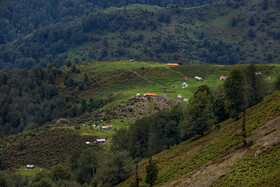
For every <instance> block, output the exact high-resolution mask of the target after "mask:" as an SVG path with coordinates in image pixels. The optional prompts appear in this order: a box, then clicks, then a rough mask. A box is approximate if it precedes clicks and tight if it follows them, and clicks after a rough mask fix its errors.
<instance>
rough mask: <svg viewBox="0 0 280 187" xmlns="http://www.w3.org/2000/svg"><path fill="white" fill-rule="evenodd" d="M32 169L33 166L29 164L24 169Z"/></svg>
mask: <svg viewBox="0 0 280 187" xmlns="http://www.w3.org/2000/svg"><path fill="white" fill-rule="evenodd" d="M34 168H35V166H34V165H30V164H27V165H26V169H34Z"/></svg>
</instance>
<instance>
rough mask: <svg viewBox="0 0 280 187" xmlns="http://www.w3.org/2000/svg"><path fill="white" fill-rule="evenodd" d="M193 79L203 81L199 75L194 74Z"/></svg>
mask: <svg viewBox="0 0 280 187" xmlns="http://www.w3.org/2000/svg"><path fill="white" fill-rule="evenodd" d="M194 79H195V80H197V81H203V78H201V77H199V76H195V77H194Z"/></svg>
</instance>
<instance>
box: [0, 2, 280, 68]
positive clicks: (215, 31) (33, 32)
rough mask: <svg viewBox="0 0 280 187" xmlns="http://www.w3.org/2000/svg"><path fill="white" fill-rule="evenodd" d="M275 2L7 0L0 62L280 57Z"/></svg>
mask: <svg viewBox="0 0 280 187" xmlns="http://www.w3.org/2000/svg"><path fill="white" fill-rule="evenodd" d="M135 3H138V4H135ZM123 5H125V6H123ZM201 5H204V6H201ZM278 6H279V2H278V1H277V0H270V1H268V0H258V1H254V2H252V1H226V2H224V1H156V2H153V1H147V2H146V1H139V2H138V1H127V2H124V1H123V2H122V1H106V2H105V1H70V0H69V1H30V2H17V1H15V0H10V1H2V2H1V10H2V11H1V13H0V18H1V19H0V22H1V24H0V25H1V26H0V44H1V46H0V54H1V55H0V68H1V69H3V68H5V69H11V68H31V67H32V66H34V65H41V66H46V64H48V63H51V62H56V63H57V64H59V65H63V64H65V63H67V61H68V60H71V61H72V62H75V63H80V62H85V61H97V60H98V61H110V60H127V59H128V58H135V59H137V60H154V61H161V62H169V61H177V62H181V63H183V64H236V63H249V62H257V63H267V62H274V63H277V62H278V61H279V57H278V56H277V55H276V53H275V52H277V51H278V50H279V48H278V47H277V46H278V43H279V31H278V30H279V29H277V28H279V24H278V22H277V20H278V19H279V15H280V14H279V9H278ZM186 7H190V8H186Z"/></svg>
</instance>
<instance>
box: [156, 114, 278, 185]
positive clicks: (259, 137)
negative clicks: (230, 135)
mask: <svg viewBox="0 0 280 187" xmlns="http://www.w3.org/2000/svg"><path fill="white" fill-rule="evenodd" d="M276 138H280V116H278V117H277V118H275V119H273V120H271V121H269V122H267V123H266V124H265V125H262V126H261V127H259V128H257V129H256V130H254V131H253V132H252V135H251V136H250V137H249V138H248V140H249V141H250V142H252V143H253V146H252V147H255V146H262V145H264V143H268V145H269V146H270V145H272V144H273V141H274V140H275V139H276ZM252 147H251V148H252ZM249 149H250V148H248V149H245V150H244V149H236V151H235V152H234V153H231V154H227V156H225V157H224V159H223V160H222V161H219V162H216V163H207V164H206V165H204V166H202V167H200V168H197V169H195V170H193V171H192V172H189V173H187V174H185V175H184V176H182V177H181V178H179V179H177V180H174V181H172V182H171V183H169V184H164V185H160V186H165V187H167V186H168V187H171V186H172V187H174V186H176V187H185V186H199V187H200V186H201V187H202V186H203V187H204V186H210V185H211V184H213V183H214V182H215V181H216V180H218V179H219V178H221V177H223V176H224V175H226V174H227V172H228V171H229V170H230V169H231V166H232V165H233V164H234V163H235V162H236V161H237V160H239V159H241V158H242V157H243V156H244V155H245V154H246V153H247V152H248V150H249ZM233 151H234V150H233Z"/></svg>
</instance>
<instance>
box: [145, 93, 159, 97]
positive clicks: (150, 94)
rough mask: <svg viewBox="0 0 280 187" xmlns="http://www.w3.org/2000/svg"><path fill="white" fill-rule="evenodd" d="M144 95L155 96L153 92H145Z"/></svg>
mask: <svg viewBox="0 0 280 187" xmlns="http://www.w3.org/2000/svg"><path fill="white" fill-rule="evenodd" d="M144 96H157V94H155V93H145V94H144Z"/></svg>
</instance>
